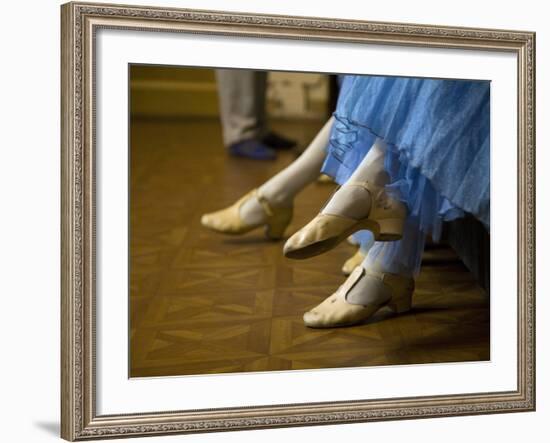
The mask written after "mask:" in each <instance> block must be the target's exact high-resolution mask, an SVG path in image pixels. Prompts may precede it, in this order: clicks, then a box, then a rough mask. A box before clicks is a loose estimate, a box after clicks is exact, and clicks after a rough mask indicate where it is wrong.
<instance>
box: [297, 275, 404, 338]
mask: <svg viewBox="0 0 550 443" xmlns="http://www.w3.org/2000/svg"><path fill="white" fill-rule="evenodd" d="M360 278H369V279H373V281H372V282H369V283H372V285H371V286H370V287H371V292H373V293H371V294H369V299H370V301H369V303H368V304H366V305H360V304H354V303H349V302H348V301H346V296H347V295H348V293H349V292H350V291H351V289H352V288H353V287H354V286H355V285H356V284H357V282H358V281H359V279H360ZM413 292H414V280H413V279H412V278H410V277H403V276H400V275H397V274H389V273H378V272H372V271H366V270H365V269H364V268H363V267H362V266H358V267H356V268H355V270H354V271H353V272H352V273H351V275H350V276H349V277H348V279H347V280H346V281H345V282H344V284H343V285H341V286H340V287H339V288H338V290H337V291H336V292H335V293H334V294H332V295H331V296H330V297H328V298H326V299H325V300H324V301H323V302H322V303H320V304H319V305H317V306H316V307H314V308H313V309H311V310H310V311H308V312H306V313H305V314H304V317H303V319H304V323H305V325H306V326H308V327H310V328H333V327H337V326H351V325H355V324H357V323H360V322H362V321H365V320H367V319H368V318H369V317H371V316H372V315H374V314H375V313H376V312H377V311H378V310H379V309H381V308H382V307H384V306H388V307H389V308H390V309H391V310H392V311H394V312H395V313H403V312H406V311H408V310H410V309H411V305H412V295H413Z"/></svg>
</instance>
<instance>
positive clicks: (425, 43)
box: [61, 2, 535, 441]
mask: <svg viewBox="0 0 550 443" xmlns="http://www.w3.org/2000/svg"><path fill="white" fill-rule="evenodd" d="M61 17H62V41H61V45H62V60H61V74H62V115H61V122H62V127H61V140H62V177H61V189H62V195H61V198H62V212H61V216H62V231H61V234H62V235H61V238H62V256H61V259H62V302H61V314H62V315H61V318H62V325H61V331H62V334H61V336H62V338H61V340H62V343H61V349H62V360H61V361H62V366H61V367H62V372H61V381H62V383H61V386H62V392H61V408H62V414H61V417H62V426H61V434H62V437H63V438H65V439H67V440H70V441H75V440H87V439H94V438H108V437H123V436H125V437H130V436H146V435H161V434H177V433H195V432H214V431H226V430H239V429H262V428H273V427H283V426H307V425H320V424H337V423H353V422H367V421H379V420H395V419H404V418H427V417H444V416H460V415H473V414H491V413H502V412H521V411H533V410H534V409H535V34H534V33H532V32H524V31H504V30H491V29H472V28H453V27H447V26H434V25H416V24H402V23H379V22H362V21H351V20H334V19H321V18H305V17H287V16H269V15H257V14H246V13H226V12H214V11H196V10H183V9H168V8H156V7H132V6H122V5H106V4H91V3H80V2H72V3H67V4H65V5H62V7H61ZM105 28H107V29H118V30H134V31H141V30H145V31H155V32H178V33H194V34H207V35H223V36H251V37H262V38H282V39H289V40H293V39H299V40H312V41H320V42H347V43H349V42H354V43H376V44H385V45H399V46H411V47H428V48H450V49H454V48H460V49H475V50H488V51H503V52H510V53H514V54H516V55H517V70H518V71H517V72H518V97H517V113H518V143H517V157H518V176H517V177H518V214H517V220H518V233H517V238H518V270H517V272H518V277H517V281H518V287H517V303H518V317H517V328H518V344H517V362H518V371H517V374H518V379H517V389H516V390H513V391H505V392H488V393H483V392H480V393H473V394H471V393H468V394H460V395H441V396H425V397H410V398H392V399H390V400H387V399H384V400H377V399H368V400H357V401H336V402H321V403H300V404H281V405H277V406H271V405H270V406H262V405H258V406H250V407H237V408H216V409H200V410H185V411H158V412H154V413H146V414H143V413H139V414H134V413H132V411H128V412H127V413H124V414H120V415H98V414H97V413H96V369H95V352H96V350H95V324H96V314H95V306H96V304H95V291H96V280H95V269H96V268H95V267H96V262H95V254H96V248H97V244H96V243H97V238H96V226H95V211H96V198H95V186H96V170H95V163H94V161H95V143H96V141H95V82H96V77H95V65H94V58H95V49H96V48H95V34H96V32H97V30H98V29H105Z"/></svg>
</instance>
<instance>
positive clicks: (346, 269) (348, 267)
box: [342, 249, 365, 275]
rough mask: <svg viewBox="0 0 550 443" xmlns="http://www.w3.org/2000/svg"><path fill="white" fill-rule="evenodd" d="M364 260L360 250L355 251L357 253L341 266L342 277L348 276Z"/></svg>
mask: <svg viewBox="0 0 550 443" xmlns="http://www.w3.org/2000/svg"><path fill="white" fill-rule="evenodd" d="M364 259H365V254H363V252H361V249H357V252H356V253H355V254H353V255H352V256H351V257H350V258H348V259H347V260H346V262H345V263H344V266H342V273H343V274H344V275H350V274H351V273H352V272H353V270H354V269H355V268H356V267H357V266H359V265H360V264H361V263H362V262H363V260H364Z"/></svg>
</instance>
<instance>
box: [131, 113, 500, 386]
mask: <svg viewBox="0 0 550 443" xmlns="http://www.w3.org/2000/svg"><path fill="white" fill-rule="evenodd" d="M318 126H319V125H317V124H314V123H303V122H300V123H294V124H290V123H286V124H280V125H279V126H278V127H279V129H281V131H284V132H285V133H286V134H288V135H291V136H293V137H295V138H297V139H298V140H300V142H301V145H302V146H304V145H305V144H306V143H307V141H308V140H310V139H311V137H312V136H313V135H314V134H315V132H316V131H317V130H318ZM295 156H296V153H295V152H284V153H281V155H280V156H279V159H278V160H277V161H275V162H257V161H252V160H244V159H234V158H230V157H227V156H226V154H225V152H224V150H223V148H222V144H221V136H220V128H219V125H218V123H217V122H216V121H210V120H205V121H200V120H197V121H193V120H190V121H161V120H159V121H140V120H136V121H133V122H132V127H131V158H130V161H131V177H130V188H131V189H130V193H131V195H130V198H131V203H130V230H131V234H130V329H131V330H130V354H131V355H130V362H131V367H130V375H131V376H132V377H146V376H168V375H185V374H211V373H224V372H243V371H273V370H291V369H314V368H336V367H357V366H371V365H394V364H415V363H436V362H438V363H440V362H456V361H476V360H488V359H489V357H490V356H489V302H488V297H487V296H486V294H485V293H484V292H483V290H482V289H481V288H480V287H479V286H478V285H477V284H476V283H475V282H474V280H473V279H472V277H471V275H470V274H469V272H468V271H467V270H466V268H465V267H464V266H463V265H462V264H461V263H460V262H459V261H458V259H457V258H456V256H455V255H454V254H453V253H452V252H451V251H449V250H448V249H435V250H431V251H429V253H427V257H429V260H426V263H425V264H424V266H423V270H422V273H421V275H420V277H419V278H418V281H417V285H416V286H417V287H416V291H415V294H414V299H413V305H414V307H413V310H412V311H411V312H409V313H407V314H404V315H400V316H393V315H392V314H391V313H389V312H388V311H380V312H379V313H378V314H377V315H376V316H375V317H374V318H373V319H370V320H369V321H367V322H366V323H364V324H362V325H358V326H354V327H348V328H337V329H327V330H315V329H309V328H306V327H305V326H304V324H303V322H302V314H303V313H304V312H305V311H306V310H308V309H310V308H311V307H313V306H314V305H316V304H318V303H319V302H321V301H322V300H323V299H324V298H326V297H327V296H329V295H330V294H331V293H332V292H333V291H334V290H335V289H336V288H337V287H338V286H339V285H340V284H341V283H342V282H343V281H344V279H345V277H344V276H342V275H341V273H340V268H341V265H342V263H343V262H344V260H345V259H346V258H348V257H349V256H350V255H351V254H352V253H353V248H352V247H351V246H349V245H347V244H342V245H340V246H339V247H337V248H336V249H334V250H333V251H330V252H329V253H327V254H324V255H321V256H318V257H315V258H312V259H310V260H303V261H293V260H288V259H285V258H284V257H283V256H282V253H281V250H282V242H271V241H267V240H265V238H264V237H263V233H262V232H261V231H260V230H258V231H254V232H252V233H250V234H247V235H245V236H242V237H226V236H223V235H219V234H215V233H212V232H209V231H206V230H205V229H203V228H202V227H201V226H200V222H199V221H200V216H201V214H203V213H204V212H208V211H212V210H215V209H219V208H222V207H224V206H226V205H228V204H231V203H233V202H234V201H235V200H236V199H237V198H239V197H240V196H241V195H243V194H244V193H245V192H247V191H249V190H250V189H252V188H254V187H255V186H257V185H259V184H261V183H262V182H263V181H265V180H266V179H267V178H269V177H270V176H272V175H273V174H274V173H275V172H276V171H278V170H280V169H281V168H282V167H284V166H285V165H286V164H288V163H290V162H291V161H292V160H293V158H295ZM332 189H333V185H326V184H313V185H311V186H309V187H308V188H307V189H306V190H305V191H304V192H303V193H302V194H301V195H300V196H299V197H298V199H297V201H296V210H295V217H294V220H293V223H292V225H291V227H290V229H289V232H293V231H295V230H296V229H298V228H299V227H301V226H303V225H304V224H305V223H306V222H307V221H308V220H310V219H311V218H312V217H313V216H314V215H315V214H316V213H317V211H318V210H319V208H320V206H321V205H322V203H323V202H324V201H325V200H326V198H327V197H328V196H329V194H330V193H331V191H332ZM438 257H439V258H440V259H438Z"/></svg>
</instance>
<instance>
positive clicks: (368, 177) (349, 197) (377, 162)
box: [321, 139, 389, 219]
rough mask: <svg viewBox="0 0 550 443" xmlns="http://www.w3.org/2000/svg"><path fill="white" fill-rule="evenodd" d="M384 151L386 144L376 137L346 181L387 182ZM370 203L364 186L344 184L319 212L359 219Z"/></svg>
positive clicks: (366, 212)
mask: <svg viewBox="0 0 550 443" xmlns="http://www.w3.org/2000/svg"><path fill="white" fill-rule="evenodd" d="M385 153H386V144H385V143H384V141H383V140H382V139H377V140H376V142H375V143H374V145H373V146H372V148H371V149H370V150H369V152H368V153H367V155H366V156H365V158H364V159H363V160H362V161H361V163H360V164H359V166H358V167H357V169H356V170H355V171H354V172H353V174H352V175H351V177H350V178H349V180H348V181H347V183H352V182H364V181H369V182H370V183H373V184H375V185H376V186H384V185H385V184H387V183H388V180H389V177H388V174H387V173H386V171H385V170H384V156H385ZM370 204H371V198H370V196H369V192H368V191H367V190H366V189H365V188H362V187H358V186H347V187H346V185H345V184H344V185H343V186H342V187H341V188H340V189H338V191H336V193H335V194H334V195H333V196H332V197H331V199H330V200H329V201H328V203H327V204H326V206H325V207H324V208H323V210H322V211H321V212H322V213H325V214H340V215H345V216H347V217H351V218H355V219H360V218H363V217H366V216H367V215H368V214H369V211H370Z"/></svg>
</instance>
